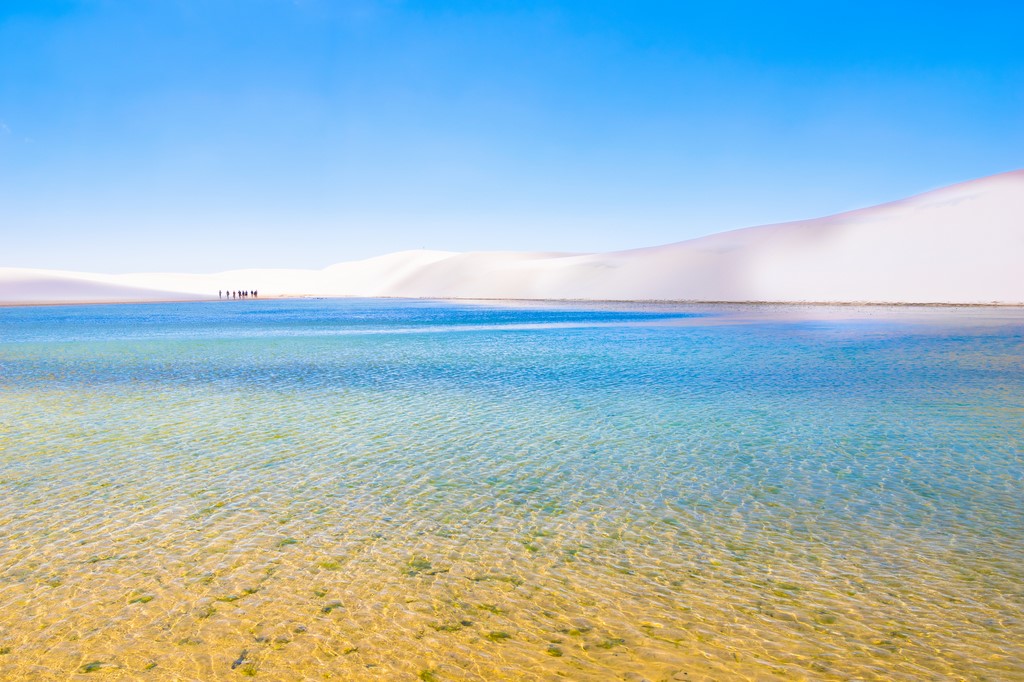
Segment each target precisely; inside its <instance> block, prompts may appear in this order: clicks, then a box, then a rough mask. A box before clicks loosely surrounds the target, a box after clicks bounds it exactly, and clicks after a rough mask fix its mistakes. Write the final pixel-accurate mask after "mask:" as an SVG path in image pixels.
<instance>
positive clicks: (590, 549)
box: [0, 301, 1024, 680]
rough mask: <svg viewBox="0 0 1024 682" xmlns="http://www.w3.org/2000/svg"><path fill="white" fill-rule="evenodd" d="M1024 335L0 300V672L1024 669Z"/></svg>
mask: <svg viewBox="0 0 1024 682" xmlns="http://www.w3.org/2000/svg"><path fill="white" fill-rule="evenodd" d="M1022 334H1024V312H1022V311H1021V310H1019V309H914V308H900V309H883V308H874V309H853V308H844V309H817V308H750V307H733V308H728V307H713V306H711V307H690V308H685V307H659V306H619V307H615V306H591V307H578V306H577V307H574V306H569V305H547V306H542V305H536V306H520V307H505V308H502V307H495V306H493V305H483V304H481V305H455V304H448V303H435V302H402V301H291V302H286V301H246V302H241V301H238V302H234V301H232V302H223V303H221V302H215V303H193V304H164V305H126V306H72V307H53V308H7V309H0V531H2V533H0V679H5V680H7V679H31V680H49V679H60V680H66V679H83V680H88V679H96V678H102V679H142V680H145V679H152V680H179V679H180V680H216V679H235V678H243V677H246V676H255V677H257V678H262V679H269V680H291V679H296V680H298V679H310V680H313V679H317V680H319V679H353V680H364V679H365V680H375V679H380V680H463V679H471V680H493V679H522V680H549V679H550V680H556V679H571V680H614V679H627V680H712V679H713V680H732V679H750V680H774V679H836V680H839V679H863V680H875V679H877V680H883V679H884V680H931V679H934V680H956V679H968V680H1013V679H1017V680H1020V679H1024V493H1022V490H1024V462H1022V458H1024V339H1022Z"/></svg>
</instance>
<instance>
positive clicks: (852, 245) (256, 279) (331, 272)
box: [0, 171, 1024, 304]
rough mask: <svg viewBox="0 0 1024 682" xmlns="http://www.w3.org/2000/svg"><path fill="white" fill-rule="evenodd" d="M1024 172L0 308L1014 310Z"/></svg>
mask: <svg viewBox="0 0 1024 682" xmlns="http://www.w3.org/2000/svg"><path fill="white" fill-rule="evenodd" d="M1022 262H1024V171H1013V172H1010V173H1003V174H1000V175H994V176H991V177H987V178H982V179H979V180H973V181H970V182H965V183H961V184H958V185H953V186H950V187H946V188H943V189H939V190H934V191H932V192H927V193H924V194H920V195H917V196H914V197H911V198H908V199H904V200H901V201H895V202H892V203H888V204H882V205H879V206H874V207H870V208H865V209H859V210H856V211H850V212H847V213H841V214H837V215H833V216H828V217H824V218H818V219H813V220H804V221H797V222H791V223H780V224H775V225H764V226H759V227H750V228H744V229H740V230H733V231H730V232H722V233H719V234H714V235H710V236H707V237H701V238H698V239H692V240H688V241H683V242H677V243H674V244H667V245H664V246H655V247H646V248H638V249H632V250H628V251H618V252H612V253H597V254H563V253H542V252H537V253H532V252H531V253H521V252H478V253H455V252H449V251H425V250H424V251H402V252H397V253H392V254H387V255H384V256H378V257H375V258H369V259H366V260H361V261H351V262H345V263H338V264H336V265H332V266H330V267H328V268H325V269H323V270H283V269H281V270H273V269H264V270H236V271H230V272H223V273H217V274H211V275H187V274H171V273H163V274H161V273H156V274H131V275H98V274H88V273H74V272H61V271H46V270H28V269H16V268H0V303H53V302H84V301H142V300H148V301H158V300H180V299H193V298H216V296H217V291H218V290H229V289H235V288H243V287H244V288H248V289H258V290H259V291H260V294H261V296H398V297H412V298H508V299H581V300H672V301H772V302H835V303H853V302H865V303H1001V304H1024V276H1021V275H1020V272H1021V270H1022V266H1021V263H1022Z"/></svg>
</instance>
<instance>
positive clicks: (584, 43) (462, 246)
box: [0, 0, 1024, 272]
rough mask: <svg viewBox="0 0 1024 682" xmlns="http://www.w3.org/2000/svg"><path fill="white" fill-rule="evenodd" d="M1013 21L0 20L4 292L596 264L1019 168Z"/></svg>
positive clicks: (39, 14) (753, 17)
mask: <svg viewBox="0 0 1024 682" xmlns="http://www.w3.org/2000/svg"><path fill="white" fill-rule="evenodd" d="M1021 26H1024V3H1016V2H1009V1H999V2H987V1H985V0H981V1H976V2H971V3H964V2H946V1H943V0H935V1H932V2H871V1H860V2H845V1H842V0H835V1H831V2H820V1H815V2H777V3H765V2H731V1H729V0H718V1H714V2H711V1H708V2H686V1H685V0H676V1H674V2H654V1H647V0H629V1H626V0H621V1H619V2H603V1H601V0H581V1H579V2H531V1H530V0H522V1H519V2H488V1H486V0H477V1H466V2H459V1H453V2H398V1H386V0H380V1H373V0H351V1H347V2H346V1H341V2H326V1H324V0H244V1H243V0H177V1H172V0H163V1H161V0H151V1H147V0H138V1H134V0H119V1H114V0H95V1H83V2H75V1H71V0H68V1H52V2H50V1H47V0H31V1H24V2H23V1H20V0H3V1H2V2H0V234H2V237H0V265H3V266H25V267H47V268H51V267H52V268H65V269H79V270H99V271H109V272H129V271H143V270H174V271H213V270H220V269H227V268H233V267H272V266H281V267H323V266H326V265H329V264H331V263H335V262H339V261H343V260H350V259H355V258H362V257H368V256H373V255H377V254H381V253H387V252H390V251H396V250H402V249H414V248H435V249H450V250H458V251H467V250H490V249H515V250H553V251H604V250H612V249H622V248H630V247H639V246H649V245H655V244H661V243H669V242H674V241H680V240H683V239H688V238H692V237H696V236H700V235H703V234H708V233H712V232H717V231H721V230H725V229H732V228H737V227H745V226H748V225H754V224H761V223H769V222H778V221H784V220H793V219H800V218H812V217H818V216H821V215H825V214H829V213H835V212H838V211H843V210H847V209H852V208H858V207H861V206H866V205H871V204H875V203H880V202H883V201H888V200H892V199H897V198H901V197H903V196H907V195H910V194H913V193H917V192H920V191H924V190H928V189H932V188H935V187H939V186H942V185H946V184H951V183H954V182H959V181H963V180H968V179H971V178H975V177H980V176H984V175H989V174H993V173H998V172H1002V171H1007V170H1012V169H1016V168H1020V167H1022V166H1024V48H1022V47H1021V40H1020V27H1021Z"/></svg>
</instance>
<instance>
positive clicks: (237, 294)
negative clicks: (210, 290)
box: [217, 289, 259, 299]
mask: <svg viewBox="0 0 1024 682" xmlns="http://www.w3.org/2000/svg"><path fill="white" fill-rule="evenodd" d="M258 295H259V292H257V291H256V290H255V289H253V290H252V291H217V298H227V299H232V298H249V297H250V296H252V297H253V298H257V297H258Z"/></svg>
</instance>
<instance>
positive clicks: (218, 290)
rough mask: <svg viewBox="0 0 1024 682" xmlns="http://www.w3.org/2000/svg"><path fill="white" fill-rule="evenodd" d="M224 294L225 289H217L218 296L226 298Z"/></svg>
mask: <svg viewBox="0 0 1024 682" xmlns="http://www.w3.org/2000/svg"><path fill="white" fill-rule="evenodd" d="M223 294H224V292H223V291H221V290H220V289H217V298H224V296H223Z"/></svg>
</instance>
